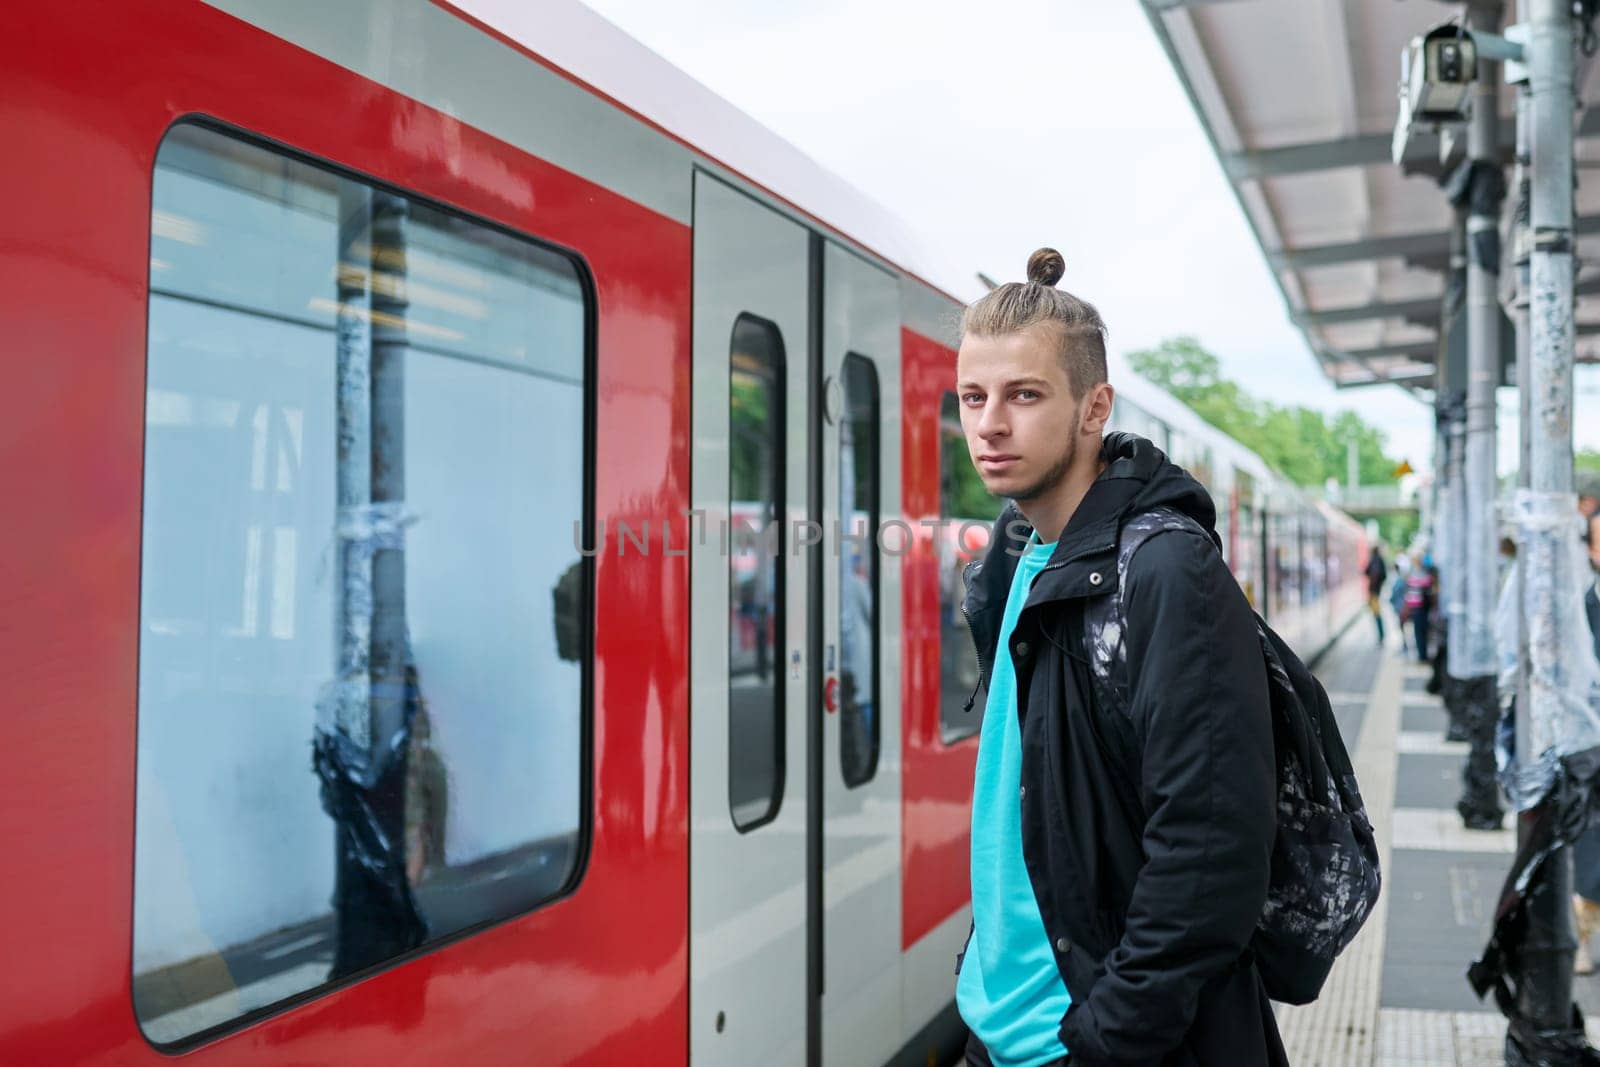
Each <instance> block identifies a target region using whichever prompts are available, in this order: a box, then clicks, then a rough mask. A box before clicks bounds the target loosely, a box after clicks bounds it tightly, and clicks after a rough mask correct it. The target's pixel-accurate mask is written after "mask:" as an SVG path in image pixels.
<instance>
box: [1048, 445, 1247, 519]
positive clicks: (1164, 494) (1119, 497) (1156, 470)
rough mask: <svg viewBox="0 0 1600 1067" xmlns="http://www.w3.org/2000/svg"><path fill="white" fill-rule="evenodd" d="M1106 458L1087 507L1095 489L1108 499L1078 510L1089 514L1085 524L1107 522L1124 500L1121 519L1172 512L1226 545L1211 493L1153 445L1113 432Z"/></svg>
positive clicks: (1077, 516) (1105, 446)
mask: <svg viewBox="0 0 1600 1067" xmlns="http://www.w3.org/2000/svg"><path fill="white" fill-rule="evenodd" d="M1101 456H1102V458H1103V459H1104V460H1105V462H1106V469H1105V471H1104V473H1102V474H1101V475H1100V477H1099V479H1098V480H1097V481H1096V482H1095V485H1094V487H1093V488H1091V490H1090V492H1089V495H1088V496H1086V497H1085V498H1084V504H1086V505H1089V504H1091V498H1093V497H1094V496H1095V495H1096V493H1095V490H1096V489H1100V487H1101V486H1102V485H1104V486H1105V487H1106V489H1107V491H1106V492H1103V493H1102V494H1100V495H1102V496H1103V497H1105V499H1104V501H1097V502H1095V503H1094V504H1092V505H1091V506H1090V507H1088V508H1085V507H1080V508H1079V509H1078V512H1079V514H1083V513H1085V512H1087V514H1084V520H1085V522H1093V521H1095V520H1096V519H1100V518H1103V517H1104V515H1105V512H1106V506H1107V505H1111V506H1116V505H1117V504H1118V503H1119V502H1120V504H1121V506H1120V507H1117V508H1116V511H1117V513H1118V515H1119V517H1120V516H1122V515H1130V514H1142V513H1144V512H1147V511H1152V510H1154V509H1156V508H1171V509H1172V510H1173V511H1177V512H1180V513H1182V514H1184V515H1187V516H1188V517H1189V518H1191V519H1193V520H1194V521H1195V522H1197V523H1199V524H1200V526H1201V528H1202V529H1204V530H1205V531H1206V533H1208V534H1210V535H1211V539H1212V540H1213V541H1215V542H1217V544H1218V545H1220V544H1221V539H1220V538H1218V536H1217V507H1216V505H1215V504H1214V503H1213V502H1212V500H1211V494H1210V493H1209V492H1207V491H1206V487H1205V486H1203V485H1201V484H1200V483H1199V482H1198V481H1197V480H1196V479H1195V477H1194V476H1193V475H1191V474H1190V473H1189V472H1188V471H1186V470H1184V469H1183V468H1182V467H1180V466H1178V465H1177V464H1176V463H1173V462H1172V461H1171V460H1170V459H1168V458H1167V455H1166V453H1165V452H1163V451H1161V449H1159V448H1157V447H1156V446H1155V445H1154V444H1153V443H1152V442H1151V441H1149V440H1148V439H1146V438H1143V437H1139V436H1138V435H1136V434H1131V433H1124V432H1122V431H1115V432H1112V433H1108V434H1106V436H1105V442H1104V446H1103V447H1102V449H1101ZM1117 483H1121V484H1120V485H1119V484H1117ZM1078 518H1079V515H1078V514H1074V515H1073V517H1072V522H1070V523H1069V524H1068V529H1071V528H1072V527H1073V526H1075V525H1077V523H1078Z"/></svg>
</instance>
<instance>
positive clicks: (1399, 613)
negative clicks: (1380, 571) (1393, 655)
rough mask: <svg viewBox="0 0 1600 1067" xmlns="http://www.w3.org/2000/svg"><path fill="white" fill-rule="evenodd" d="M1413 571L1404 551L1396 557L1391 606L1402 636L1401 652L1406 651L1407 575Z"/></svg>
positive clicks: (1396, 629)
mask: <svg viewBox="0 0 1600 1067" xmlns="http://www.w3.org/2000/svg"><path fill="white" fill-rule="evenodd" d="M1410 572H1411V560H1410V558H1409V557H1407V556H1406V554H1405V553H1404V552H1400V553H1397V554H1396V555H1395V557H1394V581H1392V582H1390V583H1389V607H1390V608H1392V609H1393V610H1394V618H1395V622H1396V626H1395V635H1396V636H1397V637H1399V638H1400V654H1401V655H1402V656H1403V655H1405V653H1406V647H1407V646H1406V621H1407V616H1406V575H1407V574H1409V573H1410Z"/></svg>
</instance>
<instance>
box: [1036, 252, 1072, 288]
mask: <svg viewBox="0 0 1600 1067" xmlns="http://www.w3.org/2000/svg"><path fill="white" fill-rule="evenodd" d="M1066 272H1067V261H1066V260H1065V259H1063V258H1062V256H1061V253H1060V252H1057V251H1056V250H1055V249H1053V248H1041V249H1039V250H1038V251H1037V252H1035V253H1034V254H1033V255H1031V256H1029V257H1028V281H1029V282H1031V283H1032V284H1034V285H1052V286H1053V285H1055V284H1056V282H1059V281H1060V280H1061V276H1062V275H1063V274H1065V273H1066Z"/></svg>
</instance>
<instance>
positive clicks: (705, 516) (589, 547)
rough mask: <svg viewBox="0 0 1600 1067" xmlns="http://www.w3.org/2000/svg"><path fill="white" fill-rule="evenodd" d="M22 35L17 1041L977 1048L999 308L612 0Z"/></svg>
mask: <svg viewBox="0 0 1600 1067" xmlns="http://www.w3.org/2000/svg"><path fill="white" fill-rule="evenodd" d="M0 48H3V49H4V55H5V64H4V69H5V71H6V73H5V76H4V77H5V84H6V87H7V90H8V91H7V93H6V105H7V111H8V114H9V116H10V118H11V122H10V125H9V126H8V130H9V131H10V133H11V140H12V145H13V152H14V157H15V158H16V159H17V160H19V161H21V162H18V163H17V164H15V165H13V166H10V167H7V168H5V169H4V171H3V172H0V190H3V192H4V197H3V199H0V203H3V204H4V207H3V208H0V211H3V213H4V232H5V233H6V234H7V240H6V242H4V245H3V247H0V277H3V280H4V282H5V286H4V293H5V295H4V297H3V298H0V299H3V300H4V301H5V312H6V315H5V318H6V322H7V325H8V334H9V342H10V346H9V352H10V358H9V359H8V360H7V361H6V363H5V369H4V371H3V372H0V373H3V386H4V387H3V388H0V425H4V426H5V427H6V428H7V432H6V433H5V434H4V435H3V436H0V442H3V443H4V444H3V448H0V480H3V489H4V490H5V497H6V499H10V500H12V501H13V502H14V509H13V515H14V518H13V521H12V522H11V524H10V525H9V527H8V531H9V539H8V545H7V547H8V549H9V551H8V552H7V553H6V556H5V562H4V563H3V564H0V600H3V602H4V603H5V604H6V605H7V608H8V611H7V613H6V617H7V619H8V620H10V625H9V626H8V629H7V633H6V639H5V641H4V642H3V643H0V649H3V651H0V657H3V659H0V663H3V668H4V675H5V677H6V678H7V680H8V682H9V683H10V689H9V692H8V696H9V701H8V709H9V711H8V714H9V721H10V723H11V724H12V725H13V727H14V729H13V730H12V740H11V743H10V744H9V745H8V746H7V747H6V750H5V753H4V755H0V774H3V777H4V779H5V781H7V783H8V784H9V786H10V788H11V789H12V790H13V796H14V799H13V801H12V802H11V803H10V804H8V805H7V807H6V816H5V818H4V821H3V824H0V825H3V829H0V845H3V847H4V849H5V851H6V854H7V857H8V859H9V861H10V863H9V867H8V869H9V871H10V872H11V877H9V878H8V879H6V882H5V885H4V887H3V888H0V902H3V904H4V906H5V910H6V913H7V914H10V915H12V916H13V917H14V918H16V919H17V920H18V921H17V923H16V924H15V925H14V927H13V928H12V931H11V935H10V940H9V944H10V945H11V952H10V959H11V966H10V968H9V973H10V975H11V980H10V981H9V982H8V984H7V995H6V996H5V997H4V998H0V1062H5V1063H19V1064H22V1063H27V1064H32V1063H79V1064H119V1065H125V1064H145V1063H148V1064H155V1063H162V1062H166V1061H167V1060H168V1058H169V1057H170V1056H171V1055H173V1054H176V1053H183V1054H184V1056H185V1060H186V1062H192V1063H195V1064H214V1063H227V1064H230V1065H235V1064H238V1065H248V1064H274V1065H276V1064H282V1063H386V1064H395V1065H399V1064H411V1063H416V1064H436V1063H441V1062H473V1063H510V1062H516V1063H523V1062H530V1061H532V1062H539V1063H550V1064H556V1063H561V1064H566V1063H577V1064H613V1063H629V1064H633V1063H651V1064H673V1063H687V1062H690V1061H692V1062H693V1063H695V1064H703V1065H722V1064H726V1065H738V1067H746V1065H749V1064H756V1063H759V1064H817V1063H821V1064H827V1065H829V1067H834V1065H856V1064H861V1065H878V1064H885V1063H907V1064H910V1063H915V1064H923V1063H926V1062H928V1061H929V1059H930V1057H935V1058H937V1057H938V1056H940V1055H942V1054H944V1053H946V1052H948V1051H950V1050H951V1049H952V1048H953V1046H954V1043H955V1042H958V1041H959V1040H960V1029H959V1020H958V1019H957V1017H956V1015H955V1012H954V1010H953V1005H952V1003H951V999H952V995H953V987H954V980H953V978H952V975H951V970H952V964H953V959H954V956H955V954H956V952H957V951H958V950H959V948H960V946H961V943H962V939H963V938H964V936H965V934H966V931H967V922H968V914H969V908H968V902H967V871H966V864H967V851H968V840H967V819H968V813H967V803H968V799H969V796H970V789H971V781H972V772H973V766H974V759H975V751H976V738H975V737H974V736H973V732H974V727H975V724H974V721H973V720H972V718H971V717H969V716H966V715H964V714H963V713H961V711H960V707H959V701H957V700H956V699H954V698H952V697H951V695H950V694H951V693H952V692H954V690H955V689H956V687H960V686H965V685H966V682H967V679H966V677H965V674H964V672H967V671H969V669H970V668H969V667H968V666H967V664H968V662H969V661H968V659H967V657H968V656H970V654H971V649H970V639H969V638H968V637H967V636H966V635H965V634H964V633H960V634H957V633H956V632H955V631H954V622H955V621H956V620H958V619H959V609H958V607H957V606H955V605H954V604H953V600H952V597H953V592H954V590H953V587H952V586H951V584H950V582H949V580H948V579H949V574H948V572H947V570H946V569H945V568H943V567H942V565H941V564H942V557H943V555H944V553H943V552H942V550H941V548H940V546H939V545H938V544H937V543H936V542H935V539H934V537H933V535H932V532H931V527H930V526H928V525H924V524H923V520H928V519H935V518H940V517H945V518H950V517H960V516H961V514H962V509H961V508H959V507H958V505H959V504H962V503H963V501H962V500H961V499H958V498H957V497H956V496H955V495H953V494H954V489H953V488H952V487H953V486H955V481H954V478H953V475H952V473H951V472H952V471H953V470H954V469H956V468H957V467H959V464H957V463H955V460H956V459H957V458H959V459H961V460H963V461H964V458H965V457H964V449H962V450H960V451H957V450H956V449H954V448H952V441H951V438H950V434H949V419H948V417H947V416H948V412H947V411H946V409H945V407H944V405H945V403H946V400H947V398H948V397H949V394H950V388H949V386H950V382H951V378H952V376H953V368H954V352H953V350H952V347H951V345H952V342H951V339H950V324H951V321H952V319H953V316H954V314H955V313H956V312H957V311H958V310H959V308H960V306H961V303H962V300H963V299H964V298H967V297H970V296H971V295H972V294H971V293H970V292H967V291H965V289H964V285H965V283H958V282H953V281H951V280H950V275H949V274H948V272H946V271H944V270H943V269H942V268H940V267H939V266H938V264H937V262H936V260H935V259H933V258H931V257H930V256H929V255H927V254H925V253H921V252H919V251H918V250H917V248H916V245H915V242H913V241H911V240H909V239H908V238H907V237H906V235H905V234H904V233H903V232H902V231H900V230H899V229H898V228H897V226H896V225H895V224H894V222H893V220H892V219H891V218H890V217H889V216H888V215H887V214H886V213H885V212H883V211H882V210H881V209H880V208H878V207H877V206H876V205H874V204H872V203H871V202H870V201H868V200H865V199H864V198H861V197H859V196H858V195H856V194H855V193H853V192H851V191H850V190H849V189H848V188H846V187H845V186H843V185H842V184H841V183H839V182H838V181H836V180H834V179H832V178H831V177H829V176H828V175H827V174H826V173H825V172H823V171H821V170H820V169H818V168H817V167H816V166H815V165H814V164H813V163H811V162H810V161H809V160H807V159H805V158H804V157H803V156H802V155H801V154H799V153H798V152H796V151H795V150H794V149H793V148H792V147H790V146H788V145H787V144H785V143H784V142H783V141H781V140H780V139H778V138H777V137H775V136H774V135H772V134H771V133H770V132H768V131H766V130H763V129H762V128H761V127H759V126H758V125H757V124H756V123H754V122H752V121H751V120H750V119H748V118H747V117H745V116H743V115H741V114H739V113H738V112H737V111H735V110H734V109H732V108H730V107H729V106H728V105H726V104H725V103H723V102H722V101H720V100H718V99H717V98H715V97H714V96H712V95H711V94H710V93H708V92H706V91H705V90H704V89H703V88H701V87H700V86H698V85H697V84H696V83H694V82H693V81H692V80H691V79H689V78H687V77H685V76H684V75H682V74H681V73H680V72H678V71H676V70H673V69H672V68H671V67H670V66H669V65H667V64H666V63H664V62H663V61H661V60H660V59H659V58H658V57H656V56H654V55H653V54H651V53H650V52H648V51H647V50H646V49H644V48H642V47H641V46H639V45H638V44H636V43H635V42H633V41H632V40H631V39H629V38H627V37H626V36H625V35H623V34H621V33H620V32H618V31H617V30H616V29H615V28H614V27H611V26H610V25H609V24H607V23H606V22H604V20H602V19H600V18H599V17H598V16H595V15H594V14H592V13H591V12H589V11H588V10H587V9H585V8H583V7H582V6H581V5H578V4H575V3H565V2H559V0H558V2H551V3H544V4H540V5H530V6H528V7H526V8H521V7H518V6H516V5H510V4H499V5H489V4H486V3H476V2H470V0H462V2H460V3H457V4H451V3H446V2H443V0H342V2H340V3H338V4H311V3H305V2H300V0H293V2H286V0H211V2H202V0H165V2H161V3H156V2H139V3H122V4H109V3H105V4H90V5H49V4H33V5H24V6H22V7H19V8H17V9H16V10H15V11H12V12H11V20H10V24H9V26H8V33H7V34H6V36H5V44H4V45H0ZM1129 397H1130V400H1129V407H1128V408H1126V409H1125V412H1130V413H1131V411H1132V404H1133V403H1134V402H1135V400H1136V398H1135V397H1134V390H1132V389H1130V391H1129ZM1184 432H1185V433H1187V432H1189V430H1187V429H1186V430H1185V431H1184ZM1170 447H1173V448H1174V449H1175V451H1176V448H1177V446H1176V445H1170ZM1213 447H1214V448H1215V449H1216V454H1215V456H1214V458H1213V459H1212V460H1211V462H1212V463H1213V473H1214V475H1215V476H1216V477H1217V478H1218V479H1219V480H1218V482H1217V483H1216V484H1217V486H1218V490H1219V491H1220V492H1222V493H1223V494H1224V496H1223V497H1219V499H1224V498H1226V499H1227V500H1228V501H1229V510H1228V514H1229V521H1230V524H1231V525H1230V527H1229V529H1230V534H1229V536H1230V538H1231V540H1232V541H1233V542H1234V543H1236V544H1239V545H1243V544H1250V545H1252V546H1254V545H1255V544H1256V542H1255V541H1254V540H1253V539H1254V538H1256V537H1257V532H1256V526H1257V524H1258V523H1259V524H1261V525H1260V534H1259V536H1260V542H1259V543H1260V546H1261V554H1260V555H1250V556H1249V557H1248V559H1249V561H1250V562H1249V563H1248V564H1247V565H1248V566H1249V567H1252V568H1258V567H1261V566H1264V561H1265V560H1267V559H1269V558H1270V559H1276V558H1277V557H1275V556H1271V555H1270V553H1271V552H1273V551H1275V550H1276V549H1275V545H1274V542H1273V540H1272V536H1273V532H1274V531H1273V529H1272V528H1269V526H1268V525H1267V521H1268V518H1269V517H1270V516H1271V515H1273V514H1277V512H1274V511H1273V510H1272V509H1273V508H1274V507H1282V505H1278V504H1274V503H1272V502H1271V500H1267V498H1266V496H1265V494H1266V493H1267V490H1268V484H1267V483H1268V482H1269V481H1270V479H1268V478H1267V477H1266V476H1265V475H1261V476H1260V477H1259V478H1258V480H1257V482H1256V483H1254V484H1253V485H1251V486H1247V487H1245V488H1244V489H1242V490H1241V488H1240V483H1239V481H1238V480H1237V479H1236V478H1235V477H1234V475H1233V474H1232V472H1231V469H1230V470H1225V469H1224V468H1225V466H1226V464H1227V462H1228V461H1227V460H1226V459H1225V457H1224V455H1223V453H1222V451H1221V446H1213ZM1180 454H1181V453H1180ZM967 469H968V470H969V471H970V463H968V464H967ZM1239 469H1241V470H1242V469H1243V468H1242V467H1241V468H1239ZM1253 477H1254V476H1253ZM1273 499H1276V498H1273ZM1296 499H1298V498H1296ZM1264 501H1265V502H1264ZM1329 521H1330V523H1331V519H1330V520H1329ZM1313 540H1314V539H1313ZM1314 543H1315V542H1314ZM773 547H775V548H776V549H777V551H771V550H770V549H771V548H773ZM1252 551H1253V548H1252ZM1301 551H1302V553H1303V551H1304V550H1303V548H1302V550H1301ZM1295 558H1296V559H1299V560H1301V561H1302V562H1301V563H1298V564H1294V565H1293V568H1292V569H1291V571H1290V572H1289V573H1291V575H1295V576H1298V577H1291V578H1289V579H1288V581H1289V582H1290V583H1291V584H1292V583H1293V582H1294V581H1303V580H1304V573H1303V572H1304V569H1305V568H1304V565H1303V560H1304V558H1305V557H1304V556H1303V554H1302V556H1299V557H1295ZM1235 559H1236V564H1235V565H1236V567H1237V566H1241V565H1246V564H1244V563H1243V562H1242V561H1244V560H1245V559H1246V556H1245V555H1244V554H1243V553H1242V552H1240V554H1239V555H1237V556H1236V557H1235ZM1282 566H1283V565H1279V570H1277V571H1273V572H1272V573H1273V576H1274V577H1273V580H1277V579H1278V578H1279V577H1281V572H1282ZM1313 569H1315V568H1314V567H1313ZM1341 573H1343V572H1341ZM1322 578H1323V580H1324V581H1327V580H1329V579H1330V575H1329V574H1328V573H1327V572H1326V570H1324V572H1323V575H1322ZM1248 580H1249V581H1256V578H1250V579H1248ZM1260 582H1261V585H1260V588H1261V589H1262V590H1263V593H1262V595H1263V596H1264V595H1265V589H1266V586H1267V582H1268V579H1267V578H1266V577H1265V576H1262V577H1260ZM1279 595H1282V594H1281V593H1280V594H1279ZM1274 603H1276V600H1274ZM1297 603H1298V601H1297ZM961 695H962V697H964V696H965V690H964V689H963V690H962V692H961Z"/></svg>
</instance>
